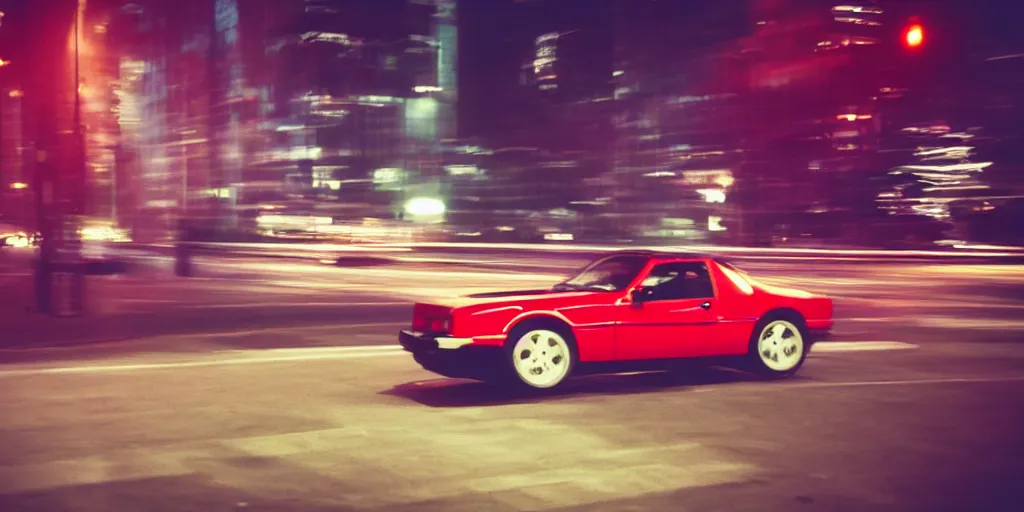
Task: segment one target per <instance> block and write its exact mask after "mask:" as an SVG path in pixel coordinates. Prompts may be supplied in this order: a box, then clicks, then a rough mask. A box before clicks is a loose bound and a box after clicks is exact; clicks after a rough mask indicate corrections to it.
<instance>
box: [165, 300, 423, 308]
mask: <svg viewBox="0 0 1024 512" xmlns="http://www.w3.org/2000/svg"><path fill="white" fill-rule="evenodd" d="M409 305H412V302H409V301H387V302H243V303H238V304H187V305H183V306H182V308H183V309H240V308H266V307H274V308H278V307H280V308H289V307H292V308H295V307H314V308H321V307H370V306H409Z"/></svg>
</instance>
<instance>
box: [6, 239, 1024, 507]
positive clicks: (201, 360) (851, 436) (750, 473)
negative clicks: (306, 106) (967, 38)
mask: <svg viewBox="0 0 1024 512" xmlns="http://www.w3.org/2000/svg"><path fill="white" fill-rule="evenodd" d="M166 264H167V262H164V261H160V260H156V261H153V262H152V264H151V266H150V268H149V270H147V271H145V272H141V273H138V274H134V275H130V276H120V277H109V278H95V279H94V280H93V282H92V284H91V285H90V289H91V290H92V291H93V295H94V299H95V301H96V302H97V303H98V305H97V306H96V309H97V310H98V311H97V312H96V316H98V317H100V318H101V319H103V320H104V321H106V322H113V323H115V324H118V323H121V322H133V323H132V325H133V326H134V327H133V329H131V330H127V331H125V332H126V333H136V332H138V333H144V334H146V335H145V336H139V337H135V338H132V339H127V340H119V341H110V342H105V343H91V344H87V345H80V346H65V347H51V348H16V349H6V350H0V363H2V364H0V439H3V443H0V510H4V511H7V510H15V511H18V510H41V511H43V510H45V511H60V510H97V511H100V510H102V511H110V510H147V511H150V510H152V511H159V510H471V511H482V510H486V511H501V510H581V511H582V510H587V511H590V510H673V511H680V510H682V511H686V510H700V511H707V510H723V511H726V510H728V511H736V510H773V511H774V510H785V511H789V510H808V511H815V510H829V511H834V510H851V511H853V510H856V511H861V510H892V511H913V510H921V511H925V510H927V511H936V510H964V511H980V510H985V511H1000V510H1019V509H1020V503H1021V502H1022V499H1024V491H1022V490H1020V488H1019V486H1018V485H1017V480H1018V479H1019V475H1021V474H1024V437H1021V436H1020V432H1024V412H1022V411H1024V371H1022V369H1024V350H1022V347H1024V344H1022V343H1021V342H1022V341H1024V319H1022V318H1021V312H1022V310H1024V300H1022V299H1024V294H1022V289H1024V272H1022V269H1021V267H998V266H991V265H989V266H978V267H973V266H932V265H924V264H915V265H895V266H894V265H849V266H846V265H834V264H833V265H815V264H813V263H804V264H797V265H793V264H764V263H762V264H756V265H754V264H748V265H746V266H747V269H748V270H749V271H750V272H751V273H752V274H754V275H755V276H760V277H762V278H763V279H764V280H765V281H770V282H772V283H773V284H781V285H789V286H798V287H802V288H806V289H810V290H812V291H822V292H828V293H830V294H831V295H833V296H834V297H835V298H836V303H837V317H838V323H837V335H838V341H837V342H836V343H833V344H830V345H823V346H822V347H821V350H818V351H816V352H815V353H814V354H812V358H811V359H810V360H809V361H808V363H807V365H806V366H805V367H804V369H803V371H802V373H801V374H800V375H799V377H798V378H797V379H793V380H790V381H785V382H760V381H756V380H752V379H751V378H749V377H748V376H746V375H744V374H741V373H736V372H731V371H726V370H717V369H709V370H706V371H695V372H692V373H688V374H663V373H647V374H633V375H616V376H598V377H589V378H586V379H580V380H577V381H573V382H571V383H570V384H569V386H568V387H567V388H566V389H564V390H562V391H559V392H557V393H548V394H542V395H520V394H513V393H510V392H508V391H504V390H501V389H496V388H493V387H490V386H487V385H483V384H479V383H472V382H465V381H456V380H448V379H439V378H435V377H434V376H432V375H430V374H428V373H426V372H424V371H422V370H421V369H419V368H418V367H417V366H416V365H415V364H414V363H413V362H412V361H411V359H410V358H409V357H407V355H406V354H404V353H402V352H401V351H400V350H397V349H396V348H395V347H394V343H395V331H396V330H398V329H399V328H401V327H402V326H404V325H405V324H406V323H407V322H408V317H409V313H410V309H411V301H413V300H416V299H418V298H423V297H429V296H436V295H438V294H440V295H458V294H464V293H468V292H473V291H483V290H493V289H502V288H506V289H507V288H510V287H513V288H518V287H524V288H529V287H537V286H543V285H549V284H551V283H552V282H554V280H557V278H558V277H559V276H560V275H561V273H560V272H543V271H537V272H527V271H517V272H508V271H506V272H496V271H494V270H493V269H491V270H487V269H483V268H480V269H473V268H460V267H452V266H445V265H438V264H436V263H433V264H427V263H415V262H406V263H405V264H404V265H402V266H398V267H396V266H383V267H366V268H336V267H330V266H320V265H300V264H295V263H287V262H282V261H274V260H265V261H259V260H250V261H230V262H226V261H221V260H217V259H207V260H206V261H205V262H203V263H202V264H201V266H200V267H199V270H200V272H199V274H198V275H200V276H201V277H199V278H194V279H190V280H182V279H178V278H173V277H171V276H169V275H168V274H169V273H168V272H167V271H166V270H167V268H166ZM2 279H7V282H8V284H10V283H12V282H15V281H17V279H18V277H17V273H16V272H9V273H8V274H7V275H6V277H2ZM2 284H3V283H0V285H2ZM12 286H13V285H12ZM72 322H73V321H72ZM196 322H199V323H200V325H199V326H198V327H197V326H196V325H194V324H196ZM76 325H77V326H81V325H84V324H74V323H71V324H63V327H62V328H63V329H69V328H75V326H76ZM97 325H98V324H97ZM58 331H60V329H57V330H56V331H54V332H58ZM9 332H11V331H10V330H8V333H9ZM60 332H63V331H60ZM64 334H65V335H67V336H69V337H71V338H73V337H74V336H72V335H71V334H74V333H73V332H72V333H71V334H67V333H64ZM87 334H88V333H78V335H79V337H84V336H86V335H87ZM31 336H32V334H25V337H26V339H28V338H30V337H31Z"/></svg>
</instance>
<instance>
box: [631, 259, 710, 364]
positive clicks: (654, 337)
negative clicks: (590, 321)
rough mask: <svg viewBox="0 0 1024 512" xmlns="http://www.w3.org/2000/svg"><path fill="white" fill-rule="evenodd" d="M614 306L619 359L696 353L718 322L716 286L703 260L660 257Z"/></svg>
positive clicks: (667, 356) (691, 354)
mask: <svg viewBox="0 0 1024 512" xmlns="http://www.w3.org/2000/svg"><path fill="white" fill-rule="evenodd" d="M635 290H636V293H635V294H630V295H627V296H626V297H624V298H623V300H622V301H620V304H619V306H618V308H617V314H618V322H617V324H616V327H615V329H616V332H615V358H616V359H618V360H635V359H662V358H678V357H694V356H698V355H703V353H705V352H706V351H705V350H704V349H703V348H702V344H706V343H708V342H710V341H711V340H712V339H713V336H714V331H715V327H716V325H717V318H718V317H717V315H716V311H715V302H716V301H715V290H714V285H713V284H712V279H711V274H710V272H709V271H708V267H707V265H706V264H705V263H704V262H702V261H677V262H667V263H659V264H656V265H654V266H653V267H652V268H651V271H650V272H649V273H648V275H647V276H646V277H645V278H644V279H643V280H641V281H640V284H639V286H637V287H636V288H635Z"/></svg>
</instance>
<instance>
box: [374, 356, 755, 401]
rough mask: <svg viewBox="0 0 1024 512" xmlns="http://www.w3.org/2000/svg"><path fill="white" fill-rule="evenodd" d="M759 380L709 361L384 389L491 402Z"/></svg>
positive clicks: (415, 397) (416, 396)
mask: <svg viewBox="0 0 1024 512" xmlns="http://www.w3.org/2000/svg"><path fill="white" fill-rule="evenodd" d="M756 380H758V378H757V376H755V375H752V374H749V373H745V372H741V371H738V370H733V369H731V368H723V367H718V366H707V367H696V368H689V369H687V370H685V371H648V372H634V373H619V374H601V375H587V376H582V377H577V378H574V379H571V380H569V381H566V382H565V383H564V384H563V385H561V386H559V387H558V388H556V389H552V390H530V389H527V390H524V389H522V388H520V387H516V386H507V385H501V384H496V383H488V382H478V381H471V380H461V379H447V378H438V379H430V380H423V381H414V382H407V383H404V384H399V385H397V386H394V387H392V388H391V389H388V390H385V391H382V392H381V394H385V395H391V396H397V397H401V398H405V399H408V400H412V401H413V402H417V403H419V404H421V405H425V406H428V407H487V406H495V405H509V404H517V403H538V402H547V401H554V400H560V399H564V398H572V397H578V396H581V395H630V394H642V393H653V392H658V391H661V390H665V389H677V390H678V389H685V388H696V389H699V388H701V387H703V386H709V385H713V384H732V383H740V382H749V381H756Z"/></svg>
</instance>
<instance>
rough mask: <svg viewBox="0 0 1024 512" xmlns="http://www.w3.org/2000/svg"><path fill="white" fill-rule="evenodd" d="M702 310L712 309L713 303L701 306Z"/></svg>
mask: <svg viewBox="0 0 1024 512" xmlns="http://www.w3.org/2000/svg"><path fill="white" fill-rule="evenodd" d="M700 308H701V309H704V310H708V309H711V303H710V302H705V303H703V304H701V305H700Z"/></svg>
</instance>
